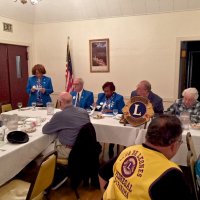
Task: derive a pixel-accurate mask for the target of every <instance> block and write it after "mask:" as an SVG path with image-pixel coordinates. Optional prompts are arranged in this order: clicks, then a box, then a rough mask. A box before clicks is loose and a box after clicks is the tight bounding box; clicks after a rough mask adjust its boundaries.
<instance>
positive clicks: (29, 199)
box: [0, 151, 57, 200]
mask: <svg viewBox="0 0 200 200" xmlns="http://www.w3.org/2000/svg"><path fill="white" fill-rule="evenodd" d="M56 160H57V152H56V151H53V152H51V153H49V154H48V155H47V156H45V157H43V158H42V159H41V161H40V162H39V165H38V169H37V170H36V171H37V173H36V174H35V177H34V179H33V182H32V183H29V182H26V181H23V180H19V179H15V180H12V181H10V182H8V183H7V184H5V185H3V186H2V187H1V188H0V199H1V200H8V199H9V200H16V199H19V200H22V199H24V200H42V199H43V193H44V190H46V189H48V188H49V187H50V186H51V184H52V182H53V178H54V173H55V167H56Z"/></svg>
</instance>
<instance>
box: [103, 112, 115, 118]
mask: <svg viewBox="0 0 200 200" xmlns="http://www.w3.org/2000/svg"><path fill="white" fill-rule="evenodd" d="M102 116H103V117H113V114H112V113H111V114H102Z"/></svg>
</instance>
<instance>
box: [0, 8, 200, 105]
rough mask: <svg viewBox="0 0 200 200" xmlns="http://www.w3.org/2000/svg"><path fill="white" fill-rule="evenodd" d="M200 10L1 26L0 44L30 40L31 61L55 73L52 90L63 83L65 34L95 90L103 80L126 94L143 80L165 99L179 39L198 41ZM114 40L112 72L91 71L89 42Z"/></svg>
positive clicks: (172, 84) (172, 88) (173, 93)
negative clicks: (7, 28) (10, 30)
mask: <svg viewBox="0 0 200 200" xmlns="http://www.w3.org/2000/svg"><path fill="white" fill-rule="evenodd" d="M199 18H200V11H187V12H177V13H164V14H153V15H144V16H133V17H123V18H111V19H99V20H87V21H76V22H63V23H49V24H37V25H34V30H32V28H33V26H32V25H31V24H25V23H21V22H16V21H12V20H8V19H5V18H0V20H1V21H4V19H5V20H6V22H8V23H9V22H11V23H13V24H14V32H13V34H11V33H6V32H2V30H0V42H2V41H8V42H9V43H12V42H14V43H18V44H19V43H26V44H30V46H31V48H32V49H33V52H32V53H31V54H30V58H31V60H32V62H31V64H30V69H31V67H32V66H33V64H36V63H42V64H44V65H45V66H46V68H47V75H49V76H51V77H52V81H53V85H54V91H55V93H58V92H60V91H63V90H64V86H65V69H66V68H65V65H66V62H65V60H66V47H67V37H68V36H70V38H71V45H70V47H71V55H72V63H73V70H74V74H75V76H80V77H82V78H83V79H84V80H85V88H87V89H88V90H91V91H93V92H94V93H95V94H97V93H98V92H100V91H101V86H102V84H103V83H104V82H105V81H113V82H114V83H115V85H116V88H117V92H119V93H121V94H122V95H124V96H125V97H129V96H130V92H131V91H132V90H133V89H134V88H135V86H136V84H137V83H138V82H139V81H140V80H142V79H148V80H149V81H150V82H151V83H152V88H153V91H154V92H156V93H157V94H159V95H160V96H161V97H163V98H164V100H165V101H171V100H173V99H176V97H177V92H178V75H179V74H178V71H179V51H180V41H181V40H183V39H187V40H200V25H199V20H198V19H199ZM100 38H109V39H110V73H90V63H89V40H90V39H100Z"/></svg>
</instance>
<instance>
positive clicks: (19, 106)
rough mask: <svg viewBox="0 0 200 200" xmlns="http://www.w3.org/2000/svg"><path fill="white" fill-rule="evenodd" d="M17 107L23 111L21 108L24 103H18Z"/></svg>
mask: <svg viewBox="0 0 200 200" xmlns="http://www.w3.org/2000/svg"><path fill="white" fill-rule="evenodd" d="M17 106H18V108H19V111H20V110H21V108H22V102H18V103H17Z"/></svg>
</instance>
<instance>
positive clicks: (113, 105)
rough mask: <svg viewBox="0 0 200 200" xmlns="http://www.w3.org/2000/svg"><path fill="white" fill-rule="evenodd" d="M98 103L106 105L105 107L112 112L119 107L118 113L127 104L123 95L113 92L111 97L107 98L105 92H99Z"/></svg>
mask: <svg viewBox="0 0 200 200" xmlns="http://www.w3.org/2000/svg"><path fill="white" fill-rule="evenodd" d="M97 105H100V106H101V108H100V110H101V109H102V107H104V109H109V110H111V112H112V111H113V109H118V113H122V108H123V107H124V106H125V103H124V98H123V96H122V95H120V94H117V93H116V92H113V94H112V96H111V97H110V98H107V97H106V95H105V93H99V94H98V99H97Z"/></svg>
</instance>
